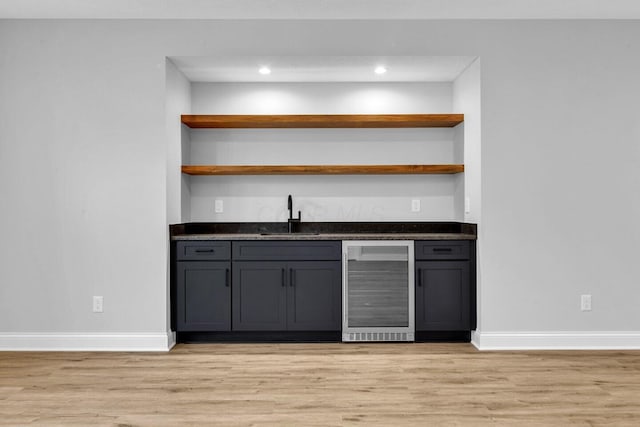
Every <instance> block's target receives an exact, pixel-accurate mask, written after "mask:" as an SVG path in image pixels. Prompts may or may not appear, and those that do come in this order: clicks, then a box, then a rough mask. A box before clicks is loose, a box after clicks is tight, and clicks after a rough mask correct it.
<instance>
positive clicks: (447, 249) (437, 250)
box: [433, 248, 453, 252]
mask: <svg viewBox="0 0 640 427" xmlns="http://www.w3.org/2000/svg"><path fill="white" fill-rule="evenodd" d="M452 250H453V249H451V248H433V252H451V251H452Z"/></svg>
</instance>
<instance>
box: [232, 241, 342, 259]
mask: <svg viewBox="0 0 640 427" xmlns="http://www.w3.org/2000/svg"><path fill="white" fill-rule="evenodd" d="M232 252H233V259H234V260H240V261H272V260H284V261H331V260H340V259H342V255H341V252H342V243H341V242H338V241H320V242H318V241H316V242H308V241H307V242H300V241H289V240H287V241H280V240H277V241H268V242H252V241H247V242H244V241H238V242H233V244H232Z"/></svg>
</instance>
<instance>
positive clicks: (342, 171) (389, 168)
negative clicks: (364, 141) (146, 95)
mask: <svg viewBox="0 0 640 427" xmlns="http://www.w3.org/2000/svg"><path fill="white" fill-rule="evenodd" d="M461 172H464V165H265V166H262V165H260V166H257V165H256V166H213V165H197V166H196V165H194V166H188V165H185V166H182V173H185V174H188V175H363V174H367V175H421V174H455V173H461Z"/></svg>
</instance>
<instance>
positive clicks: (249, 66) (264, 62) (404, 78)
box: [170, 56, 475, 82]
mask: <svg viewBox="0 0 640 427" xmlns="http://www.w3.org/2000/svg"><path fill="white" fill-rule="evenodd" d="M170 59H171V61H172V62H173V63H174V64H175V65H176V66H177V67H178V68H179V69H180V70H181V71H182V72H183V73H184V74H185V75H186V76H187V78H188V79H189V80H191V81H193V82H450V81H453V80H455V79H456V77H458V76H459V75H460V73H461V72H462V71H463V70H464V69H465V68H466V67H467V66H468V65H469V64H470V63H471V62H473V60H474V59H475V58H474V57H472V56H386V57H382V56H381V57H372V56H276V57H260V56H226V57H225V56H218V57H193V56H191V57H189V56H180V57H172V58H170ZM378 65H383V66H384V67H386V68H387V72H386V73H385V74H383V75H378V74H376V73H374V68H375V67H376V66H378ZM261 66H268V67H269V68H270V69H271V74H269V75H262V74H260V73H258V69H259V68H260V67H261Z"/></svg>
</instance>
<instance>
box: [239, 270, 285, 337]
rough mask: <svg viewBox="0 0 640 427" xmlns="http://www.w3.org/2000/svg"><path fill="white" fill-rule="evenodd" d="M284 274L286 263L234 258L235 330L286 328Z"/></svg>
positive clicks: (278, 329) (276, 329)
mask: <svg viewBox="0 0 640 427" xmlns="http://www.w3.org/2000/svg"><path fill="white" fill-rule="evenodd" d="M286 276H287V264H286V263H285V262H277V261H234V263H233V298H232V301H233V304H232V305H233V330H234V331H282V330H286V327H287V308H286V304H287V288H286V286H287V282H286Z"/></svg>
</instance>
